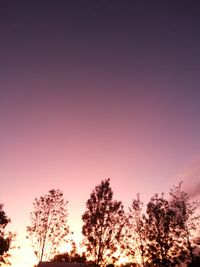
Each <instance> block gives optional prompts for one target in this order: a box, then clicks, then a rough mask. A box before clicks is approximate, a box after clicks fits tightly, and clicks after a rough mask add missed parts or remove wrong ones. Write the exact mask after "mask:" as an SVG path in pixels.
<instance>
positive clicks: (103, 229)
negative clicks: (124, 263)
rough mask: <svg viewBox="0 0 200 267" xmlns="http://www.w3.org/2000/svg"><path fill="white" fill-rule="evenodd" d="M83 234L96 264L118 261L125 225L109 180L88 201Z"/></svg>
mask: <svg viewBox="0 0 200 267" xmlns="http://www.w3.org/2000/svg"><path fill="white" fill-rule="evenodd" d="M82 219H83V223H84V224H83V227H82V233H83V235H84V236H85V238H84V245H85V247H86V249H87V254H88V256H89V257H90V258H91V259H92V260H93V261H94V263H95V264H96V265H101V264H106V263H108V262H109V260H111V261H112V262H115V261H116V260H117V257H116V255H115V252H116V251H117V249H118V247H119V243H120V241H121V238H122V235H123V234H122V230H123V226H124V209H123V205H122V203H121V202H120V201H116V200H113V191H112V189H111V187H110V179H106V180H103V181H102V182H101V184H100V185H97V186H96V187H95V189H94V190H93V192H92V193H91V195H90V198H89V199H88V201H87V202H86V211H85V213H84V214H83V216H82Z"/></svg>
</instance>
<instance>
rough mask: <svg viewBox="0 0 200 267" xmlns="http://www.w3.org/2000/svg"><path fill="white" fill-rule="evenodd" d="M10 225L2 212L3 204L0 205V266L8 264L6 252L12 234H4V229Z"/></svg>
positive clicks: (9, 246)
mask: <svg viewBox="0 0 200 267" xmlns="http://www.w3.org/2000/svg"><path fill="white" fill-rule="evenodd" d="M8 223H10V219H9V218H8V217H7V216H6V213H5V212H4V210H3V204H0V265H1V264H9V261H8V257H9V256H10V255H9V253H8V251H9V250H10V248H11V242H12V240H13V237H14V234H13V233H11V232H8V233H6V231H5V228H6V226H7V225H8Z"/></svg>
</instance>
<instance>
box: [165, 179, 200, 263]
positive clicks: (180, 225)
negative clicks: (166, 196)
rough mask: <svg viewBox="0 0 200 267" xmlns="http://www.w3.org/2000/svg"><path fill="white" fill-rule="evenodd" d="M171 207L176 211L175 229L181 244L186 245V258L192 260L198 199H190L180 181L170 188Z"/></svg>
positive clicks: (199, 204) (198, 217)
mask: <svg viewBox="0 0 200 267" xmlns="http://www.w3.org/2000/svg"><path fill="white" fill-rule="evenodd" d="M170 196H171V201H170V205H171V209H173V210H174V211H175V213H176V229H177V230H178V231H179V236H180V237H181V239H182V244H184V246H186V248H187V251H188V258H189V260H190V261H194V254H193V244H192V241H191V239H192V237H193V235H194V233H195V231H196V230H197V228H198V225H199V220H200V216H199V214H197V208H198V207H199V206H200V203H199V202H198V201H190V198H189V196H188V194H187V193H186V192H185V191H184V190H183V189H182V182H181V183H179V185H178V186H173V188H172V189H171V190H170Z"/></svg>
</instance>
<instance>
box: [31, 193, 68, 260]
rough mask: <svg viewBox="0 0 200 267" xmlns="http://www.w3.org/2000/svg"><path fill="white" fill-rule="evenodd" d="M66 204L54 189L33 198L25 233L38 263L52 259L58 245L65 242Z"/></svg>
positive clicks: (66, 229)
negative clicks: (31, 210)
mask: <svg viewBox="0 0 200 267" xmlns="http://www.w3.org/2000/svg"><path fill="white" fill-rule="evenodd" d="M67 203H68V202H67V201H64V199H63V193H62V192H61V191H60V190H54V189H53V190H50V191H49V193H48V194H46V195H45V196H41V197H40V198H35V202H34V203H33V208H34V210H33V212H31V216H30V218H31V225H30V226H28V227H27V233H28V238H30V239H31V241H32V245H33V247H34V251H35V254H36V256H37V258H38V260H39V261H42V260H43V259H44V258H45V260H49V259H50V258H52V257H53V256H54V255H55V254H56V253H57V251H58V248H59V245H60V244H62V243H63V242H66V241H67V240H66V237H67V235H68V233H69V227H68V225H67V217H68V213H67V208H66V205H67Z"/></svg>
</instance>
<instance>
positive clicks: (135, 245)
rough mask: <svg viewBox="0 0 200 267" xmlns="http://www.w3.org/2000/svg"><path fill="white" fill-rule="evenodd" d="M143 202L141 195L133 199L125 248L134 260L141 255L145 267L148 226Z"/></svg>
mask: <svg viewBox="0 0 200 267" xmlns="http://www.w3.org/2000/svg"><path fill="white" fill-rule="evenodd" d="M142 209H143V202H142V201H141V200H140V195H139V194H137V198H136V199H133V201H132V204H131V207H130V208H129V213H128V218H127V225H126V226H127V227H126V231H127V232H126V240H125V246H124V248H125V249H126V251H127V256H132V257H133V258H134V257H135V256H136V254H139V255H137V256H139V257H140V258H141V262H142V266H144V265H145V249H146V231H147V229H146V226H145V216H144V214H143V213H142Z"/></svg>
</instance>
